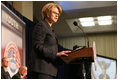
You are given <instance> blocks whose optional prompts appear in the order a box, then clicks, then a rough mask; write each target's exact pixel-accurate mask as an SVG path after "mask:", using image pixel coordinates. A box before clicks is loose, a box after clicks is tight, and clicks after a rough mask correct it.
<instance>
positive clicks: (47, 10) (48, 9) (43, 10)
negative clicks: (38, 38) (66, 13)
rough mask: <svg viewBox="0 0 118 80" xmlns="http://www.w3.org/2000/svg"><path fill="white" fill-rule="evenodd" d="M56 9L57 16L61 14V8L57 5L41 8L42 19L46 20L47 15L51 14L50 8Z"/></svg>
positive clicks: (49, 4) (47, 5)
mask: <svg viewBox="0 0 118 80" xmlns="http://www.w3.org/2000/svg"><path fill="white" fill-rule="evenodd" d="M53 7H56V8H57V9H58V10H59V14H61V13H62V8H61V6H60V5H59V4H57V3H48V4H46V5H45V6H44V7H43V8H42V19H45V18H47V15H48V14H51V11H52V8H53Z"/></svg>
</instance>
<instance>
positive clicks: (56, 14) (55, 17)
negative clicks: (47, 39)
mask: <svg viewBox="0 0 118 80" xmlns="http://www.w3.org/2000/svg"><path fill="white" fill-rule="evenodd" d="M50 18H51V22H52V23H55V22H57V20H58V18H59V10H58V9H57V8H56V7H53V8H52V12H51V16H50Z"/></svg>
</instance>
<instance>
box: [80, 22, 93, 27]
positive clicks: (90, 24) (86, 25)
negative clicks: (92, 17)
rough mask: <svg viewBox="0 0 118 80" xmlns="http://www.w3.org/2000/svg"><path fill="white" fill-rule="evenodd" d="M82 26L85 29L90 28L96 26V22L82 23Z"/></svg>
mask: <svg viewBox="0 0 118 80" xmlns="http://www.w3.org/2000/svg"><path fill="white" fill-rule="evenodd" d="M81 25H82V26H83V27H88V26H95V23H94V22H81Z"/></svg>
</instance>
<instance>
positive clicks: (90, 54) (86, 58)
mask: <svg viewBox="0 0 118 80" xmlns="http://www.w3.org/2000/svg"><path fill="white" fill-rule="evenodd" d="M61 59H62V60H63V61H64V62H65V63H67V64H81V65H82V74H83V75H82V77H83V79H86V78H87V74H86V69H85V64H86V63H92V62H94V50H93V48H82V49H78V50H75V51H72V52H71V53H68V56H61Z"/></svg>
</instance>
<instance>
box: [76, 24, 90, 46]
mask: <svg viewBox="0 0 118 80" xmlns="http://www.w3.org/2000/svg"><path fill="white" fill-rule="evenodd" d="M77 27H78V28H79V29H81V31H82V32H83V33H84V38H85V45H86V42H87V46H88V48H89V40H88V37H87V35H86V33H85V32H84V30H83V29H82V28H81V27H79V26H78V25H77Z"/></svg>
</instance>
